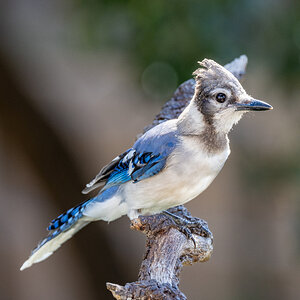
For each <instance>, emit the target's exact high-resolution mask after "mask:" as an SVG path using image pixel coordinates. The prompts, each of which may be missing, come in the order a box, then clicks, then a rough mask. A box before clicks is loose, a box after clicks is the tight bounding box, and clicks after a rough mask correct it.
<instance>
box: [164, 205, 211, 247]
mask: <svg viewBox="0 0 300 300" xmlns="http://www.w3.org/2000/svg"><path fill="white" fill-rule="evenodd" d="M162 213H163V214H164V215H165V216H168V217H169V218H171V219H172V221H173V222H174V224H175V225H176V228H177V229H178V230H179V231H180V232H182V233H183V234H184V235H185V236H186V237H187V239H190V240H192V242H193V243H194V246H195V248H196V241H195V239H194V237H193V234H197V235H200V236H202V237H205V238H211V239H213V237H212V233H211V232H210V230H209V229H208V226H207V223H206V222H205V221H203V220H200V219H196V218H189V219H186V218H182V217H179V216H177V215H176V214H173V213H171V212H169V211H167V210H165V211H163V212H162Z"/></svg>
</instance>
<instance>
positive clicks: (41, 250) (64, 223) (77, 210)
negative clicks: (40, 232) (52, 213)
mask: <svg viewBox="0 0 300 300" xmlns="http://www.w3.org/2000/svg"><path fill="white" fill-rule="evenodd" d="M88 203H89V201H87V202H84V203H82V204H79V205H77V206H75V207H73V208H71V209H69V210H68V211H67V212H66V213H64V214H62V215H60V216H59V217H57V218H56V219H54V220H53V221H52V222H51V223H50V225H49V227H48V230H49V231H50V233H49V235H48V236H47V237H46V238H45V239H43V240H42V241H41V242H40V243H39V245H38V246H37V247H36V248H35V249H34V250H33V251H32V253H31V255H30V257H29V258H28V259H27V260H26V261H25V262H24V264H23V265H22V267H21V268H20V270H21V271H22V270H24V269H26V268H29V267H31V266H32V265H33V264H35V263H38V262H41V261H43V260H45V259H46V258H48V257H49V256H50V255H51V254H52V253H53V252H54V251H56V250H57V249H58V248H59V247H60V246H61V245H62V244H63V243H64V242H66V241H67V240H68V239H70V238H71V237H72V236H73V235H74V234H75V233H76V232H77V231H79V230H80V229H81V228H83V227H84V226H86V225H87V224H89V223H90V220H91V219H90V218H88V217H86V216H83V210H84V209H85V207H86V205H87V204H88Z"/></svg>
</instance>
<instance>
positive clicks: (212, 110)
mask: <svg viewBox="0 0 300 300" xmlns="http://www.w3.org/2000/svg"><path fill="white" fill-rule="evenodd" d="M199 64H200V66H201V67H200V68H199V69H197V70H196V71H195V72H194V73H193V75H194V76H195V80H196V88H195V94H194V98H193V100H194V102H195V104H196V107H197V109H198V111H200V113H201V114H202V115H203V117H204V120H205V122H207V123H208V124H211V125H213V126H214V127H215V130H216V131H220V132H226V133H227V132H229V131H230V129H231V128H232V126H233V125H234V124H236V123H237V122H238V121H239V120H240V119H241V117H242V115H243V114H244V113H245V112H248V111H263V110H270V109H272V106H271V105H269V104H268V103H266V102H263V101H261V100H257V99H254V98H253V97H251V96H249V95H248V94H247V93H246V91H245V90H244V89H243V87H242V85H241V84H240V83H239V81H238V80H237V78H236V77H234V75H233V74H232V73H230V72H229V71H227V70H226V69H225V68H224V67H222V66H221V65H219V64H218V63H216V62H215V61H213V60H210V59H204V60H203V61H201V62H199Z"/></svg>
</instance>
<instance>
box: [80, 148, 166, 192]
mask: <svg viewBox="0 0 300 300" xmlns="http://www.w3.org/2000/svg"><path fill="white" fill-rule="evenodd" d="M165 163H166V157H165V156H161V155H160V154H153V153H152V152H142V153H139V152H137V151H136V150H135V149H132V148H131V149H128V150H127V151H126V152H124V153H123V154H121V155H119V156H117V157H116V158H115V159H113V160H112V161H111V163H109V164H108V165H106V166H105V167H104V168H102V169H101V171H100V172H99V174H98V175H97V176H96V177H95V178H94V179H93V180H92V181H91V182H90V183H88V184H87V185H86V188H85V189H84V190H83V191H82V193H83V194H87V193H89V192H91V191H92V190H94V189H96V188H98V187H100V186H103V188H102V191H104V190H106V189H108V188H110V187H112V186H115V185H120V184H124V183H126V182H128V181H133V182H134V183H136V182H138V181H140V180H143V179H146V178H149V177H151V176H154V175H155V174H157V173H159V172H160V171H161V170H162V169H163V168H164V166H165Z"/></svg>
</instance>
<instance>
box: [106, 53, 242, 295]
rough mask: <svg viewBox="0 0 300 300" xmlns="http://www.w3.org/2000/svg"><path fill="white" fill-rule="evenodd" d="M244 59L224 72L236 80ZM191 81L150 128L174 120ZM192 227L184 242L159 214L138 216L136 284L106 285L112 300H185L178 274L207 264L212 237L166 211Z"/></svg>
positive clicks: (196, 223)
mask: <svg viewBox="0 0 300 300" xmlns="http://www.w3.org/2000/svg"><path fill="white" fill-rule="evenodd" d="M247 62H248V59H247V57H246V56H245V55H242V56H240V57H239V58H236V59H235V60H233V61H232V62H231V63H229V64H227V65H225V68H226V69H227V70H229V71H230V72H232V73H233V74H234V76H236V77H237V78H238V79H240V78H241V77H242V76H243V75H244V74H245V70H246V66H247ZM194 88H195V81H194V79H190V80H188V81H186V82H184V83H183V84H181V85H180V86H179V87H178V89H177V90H176V91H175V93H174V95H173V97H172V98H171V99H170V100H169V101H168V102H167V103H166V104H165V105H164V106H163V108H162V110H161V111H160V113H159V114H158V115H157V116H156V117H155V119H154V121H153V123H152V124H151V125H149V126H147V127H146V128H145V129H144V132H146V131H147V130H149V129H150V128H152V127H154V126H156V125H157V124H160V123H162V122H165V121H167V120H170V119H174V118H177V117H178V116H179V115H180V113H181V112H182V111H183V110H184V108H185V107H186V106H187V105H188V103H189V102H190V100H191V99H192V97H193V94H194ZM168 211H169V212H171V213H173V214H176V215H177V216H179V217H181V218H183V219H185V220H187V221H188V222H190V223H191V224H192V226H189V229H190V230H191V233H192V237H193V239H194V242H195V243H194V242H193V240H192V239H187V237H186V235H184V234H183V233H182V232H181V231H180V230H178V227H177V226H176V224H175V223H174V222H173V220H172V219H170V218H169V217H166V216H165V215H163V214H157V215H153V216H148V217H145V216H140V217H139V218H137V219H135V220H133V221H132V222H131V229H134V230H138V231H141V232H142V233H144V234H146V236H147V242H146V252H145V255H144V259H143V261H142V264H141V267H140V272H139V276H138V281H136V282H132V283H127V284H126V285H125V286H120V285H118V284H113V283H107V284H106V285H107V288H108V290H110V291H111V292H112V294H113V296H114V297H115V298H116V299H120V300H123V299H157V300H159V299H176V300H177V299H178V300H181V299H182V300H183V299H186V297H185V295H184V294H183V293H182V292H181V291H180V290H179V288H178V285H179V274H180V271H181V269H182V267H183V266H184V265H191V264H193V263H195V262H199V261H200V262H204V261H207V260H208V259H209V258H210V256H211V253H212V251H213V246H212V242H213V237H212V235H210V234H208V235H207V234H204V231H203V229H205V230H206V231H208V232H209V230H208V227H207V223H206V222H205V221H203V220H201V219H198V218H193V217H192V216H191V214H190V213H189V212H188V210H187V209H186V208H185V207H184V206H177V207H175V208H171V209H169V210H168Z"/></svg>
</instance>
